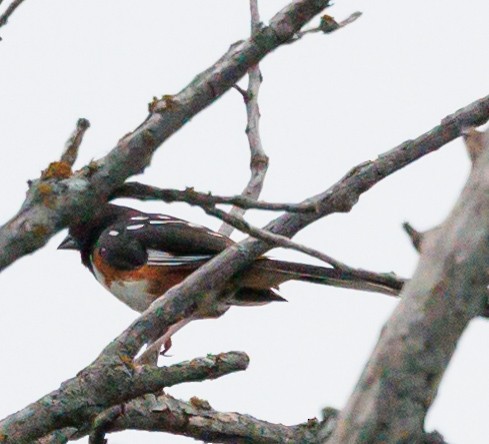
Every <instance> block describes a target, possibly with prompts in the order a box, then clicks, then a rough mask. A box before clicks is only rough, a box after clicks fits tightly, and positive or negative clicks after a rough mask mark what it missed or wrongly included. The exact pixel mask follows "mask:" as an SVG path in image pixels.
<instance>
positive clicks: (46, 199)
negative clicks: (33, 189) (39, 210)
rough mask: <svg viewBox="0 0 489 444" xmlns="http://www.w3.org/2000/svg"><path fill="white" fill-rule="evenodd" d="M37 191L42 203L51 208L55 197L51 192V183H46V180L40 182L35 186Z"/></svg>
mask: <svg viewBox="0 0 489 444" xmlns="http://www.w3.org/2000/svg"><path fill="white" fill-rule="evenodd" d="M37 191H38V192H39V195H40V196H41V199H42V203H43V204H44V205H46V206H47V207H48V208H53V206H54V203H55V199H54V196H53V194H52V191H53V187H52V186H51V184H49V183H46V182H41V183H40V184H39V185H38V186H37Z"/></svg>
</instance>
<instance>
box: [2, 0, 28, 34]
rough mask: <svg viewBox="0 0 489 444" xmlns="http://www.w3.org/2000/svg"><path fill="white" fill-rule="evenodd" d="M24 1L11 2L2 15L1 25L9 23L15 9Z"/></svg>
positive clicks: (14, 0)
mask: <svg viewBox="0 0 489 444" xmlns="http://www.w3.org/2000/svg"><path fill="white" fill-rule="evenodd" d="M23 1H24V0H13V1H12V3H10V5H8V7H7V9H6V10H5V12H4V13H3V14H2V15H0V27H2V26H3V25H5V24H6V23H7V21H8V19H9V18H10V16H11V15H12V14H13V13H14V11H15V10H16V9H17V8H18V7H19V6H20V4H21V3H22V2H23Z"/></svg>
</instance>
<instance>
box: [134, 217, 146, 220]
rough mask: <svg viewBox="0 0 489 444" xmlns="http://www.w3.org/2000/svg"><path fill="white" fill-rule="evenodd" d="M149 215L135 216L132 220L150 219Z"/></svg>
mask: <svg viewBox="0 0 489 444" xmlns="http://www.w3.org/2000/svg"><path fill="white" fill-rule="evenodd" d="M148 219H149V217H148V216H133V217H131V220H148Z"/></svg>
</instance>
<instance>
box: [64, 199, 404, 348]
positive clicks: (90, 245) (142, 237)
mask: <svg viewBox="0 0 489 444" xmlns="http://www.w3.org/2000/svg"><path fill="white" fill-rule="evenodd" d="M233 243H234V242H233V241H232V240H231V239H230V238H228V237H226V236H223V235H221V234H219V233H216V232H214V231H212V230H210V229H208V228H205V227H202V226H200V225H195V224H192V223H190V222H187V221H185V220H182V219H177V218H175V217H172V216H167V215H164V214H147V213H143V212H141V211H138V210H135V209H132V208H127V207H122V206H117V205H113V204H107V205H106V206H105V207H104V208H103V209H102V210H101V211H99V212H98V213H97V215H96V216H94V217H92V218H89V219H88V220H86V221H84V222H78V223H74V224H73V225H71V226H70V229H69V235H68V236H67V237H66V238H65V239H64V240H63V242H62V243H61V244H60V245H59V247H58V249H75V250H79V251H80V253H81V259H82V262H83V264H84V265H85V266H86V267H88V268H89V270H90V271H91V272H92V273H93V275H94V276H95V277H96V279H97V280H98V281H99V282H100V283H101V284H102V285H103V286H104V287H105V288H107V289H108V290H109V291H110V292H111V293H112V294H113V295H114V296H116V297H117V298H118V299H119V300H121V301H122V302H124V303H125V304H127V305H128V306H129V307H131V308H132V309H134V310H136V311H138V312H143V311H144V310H146V309H147V308H148V307H149V306H150V304H151V303H152V302H153V301H154V300H156V299H158V298H159V297H160V296H161V295H163V294H164V293H165V292H166V291H167V290H169V289H170V288H171V287H173V286H174V285H176V284H178V283H180V282H181V281H183V280H184V279H185V278H186V277H187V276H189V275H190V274H191V273H192V272H193V271H195V270H196V269H197V268H199V267H200V266H201V265H203V264H204V263H205V262H207V261H208V260H209V259H211V258H212V257H213V256H215V255H217V254H218V253H220V252H221V251H223V250H224V249H225V248H227V247H229V246H230V245H232V244H233ZM288 280H299V281H308V282H314V283H319V284H325V285H332V286H335V287H345V288H356V289H360V290H367V291H375V292H380V293H385V294H391V295H392V294H398V293H399V291H400V288H397V287H396V288H394V286H389V284H386V283H385V282H383V281H375V280H374V279H372V280H363V279H359V278H356V277H354V276H351V275H349V274H348V273H345V272H342V271H340V270H337V269H333V268H327V267H320V266H316V265H307V264H301V263H296V262H285V261H280V260H274V259H269V258H266V257H261V258H259V259H257V260H256V261H255V262H254V263H253V264H252V265H250V266H249V267H248V268H246V269H245V270H243V271H241V272H240V273H238V274H237V275H236V276H234V278H233V279H232V281H231V283H230V286H229V295H226V296H228V297H226V298H225V301H226V306H229V305H261V304H266V303H268V302H272V301H284V300H285V299H283V298H282V297H281V296H279V295H278V294H277V292H276V288H277V286H278V285H279V284H281V283H282V282H285V281H288ZM188 321H189V320H187V321H186V322H183V323H182V325H180V326H177V327H176V328H174V329H173V330H172V331H171V332H169V333H168V335H167V337H166V338H165V340H164V341H163V343H165V344H166V347H165V348H166V349H168V348H169V344H170V342H169V339H170V336H171V334H172V333H174V332H175V331H176V330H177V329H178V328H181V327H182V326H183V325H184V324H185V323H187V322H188Z"/></svg>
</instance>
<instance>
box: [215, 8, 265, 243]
mask: <svg viewBox="0 0 489 444" xmlns="http://www.w3.org/2000/svg"><path fill="white" fill-rule="evenodd" d="M250 14H251V35H252V36H254V35H255V34H257V33H258V31H259V30H260V26H261V23H260V14H259V13H258V0H250ZM261 82H262V75H261V72H260V67H259V66H258V64H257V65H255V66H253V67H251V68H250V70H249V71H248V89H247V90H246V92H245V94H244V95H243V94H242V95H243V97H244V102H245V105H246V116H247V121H248V123H247V125H246V134H247V136H248V144H249V147H250V154H251V161H250V170H251V177H250V180H249V182H248V184H247V185H246V187H245V189H244V190H243V192H242V193H241V195H242V196H246V197H248V198H250V199H253V200H257V199H258V197H259V196H260V194H261V191H262V189H263V184H264V181H265V176H266V174H267V169H268V156H267V155H266V153H265V150H264V149H263V146H262V143H261V137H260V126H259V125H260V109H259V107H258V94H259V91H260V86H261ZM240 89H241V88H240ZM238 91H239V89H238ZM240 92H241V91H240ZM244 213H245V209H244V208H242V207H238V206H235V207H233V208H232V209H231V211H230V214H231V215H233V216H242V215H243V214H244ZM232 231H233V226H232V225H229V224H226V223H224V224H223V225H222V226H221V227H220V228H219V233H221V234H223V235H225V236H229V235H230V234H231V233H232Z"/></svg>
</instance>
